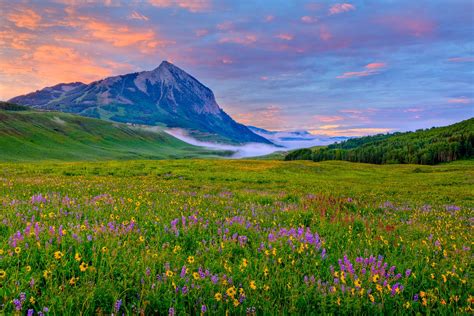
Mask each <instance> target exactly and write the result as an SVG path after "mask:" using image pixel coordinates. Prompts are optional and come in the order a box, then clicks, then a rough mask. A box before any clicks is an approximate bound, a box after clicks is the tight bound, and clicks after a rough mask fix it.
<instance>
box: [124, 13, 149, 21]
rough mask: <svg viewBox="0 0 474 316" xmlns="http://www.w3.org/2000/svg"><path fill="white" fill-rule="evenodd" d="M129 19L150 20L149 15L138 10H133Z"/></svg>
mask: <svg viewBox="0 0 474 316" xmlns="http://www.w3.org/2000/svg"><path fill="white" fill-rule="evenodd" d="M128 18H129V19H131V20H142V21H148V17H146V16H144V15H143V14H141V13H138V12H137V11H133V12H132V14H130V15H129V16H128Z"/></svg>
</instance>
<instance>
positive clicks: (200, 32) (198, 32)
mask: <svg viewBox="0 0 474 316" xmlns="http://www.w3.org/2000/svg"><path fill="white" fill-rule="evenodd" d="M194 34H196V36H197V37H203V36H206V35H207V34H209V31H208V30H206V29H200V30H196V31H195V32H194Z"/></svg>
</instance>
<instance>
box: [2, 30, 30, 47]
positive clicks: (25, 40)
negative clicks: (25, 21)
mask: <svg viewBox="0 0 474 316" xmlns="http://www.w3.org/2000/svg"><path fill="white" fill-rule="evenodd" d="M33 38H34V36H33V35H31V34H26V33H21V32H16V31H13V30H8V31H0V46H2V47H10V48H13V49H17V50H28V49H30V46H29V42H30V41H31V40H32V39H33Z"/></svg>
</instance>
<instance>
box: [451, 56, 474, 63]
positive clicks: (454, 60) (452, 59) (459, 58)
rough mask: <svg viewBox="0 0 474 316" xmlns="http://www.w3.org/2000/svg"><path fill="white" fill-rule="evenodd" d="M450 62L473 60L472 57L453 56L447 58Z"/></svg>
mask: <svg viewBox="0 0 474 316" xmlns="http://www.w3.org/2000/svg"><path fill="white" fill-rule="evenodd" d="M448 61H449V62H451V63H472V62H474V57H453V58H449V59H448Z"/></svg>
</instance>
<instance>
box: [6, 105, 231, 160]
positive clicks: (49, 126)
mask: <svg viewBox="0 0 474 316" xmlns="http://www.w3.org/2000/svg"><path fill="white" fill-rule="evenodd" d="M226 154H228V153H227V152H223V151H212V150H207V149H204V148H201V147H196V146H192V145H189V144H187V143H185V142H182V141H180V140H178V139H176V138H174V137H172V136H170V135H168V134H166V133H165V132H164V131H160V130H156V131H151V130H145V129H142V128H139V127H133V126H128V125H125V124H120V123H111V122H106V121H102V120H97V119H91V118H87V117H81V116H77V115H72V114H66V113H61V112H40V111H31V110H28V109H26V110H25V108H24V107H15V106H12V105H8V104H6V103H2V104H1V106H0V161H38V160H66V161H73V160H105V159H166V158H192V157H212V156H217V155H226Z"/></svg>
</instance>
